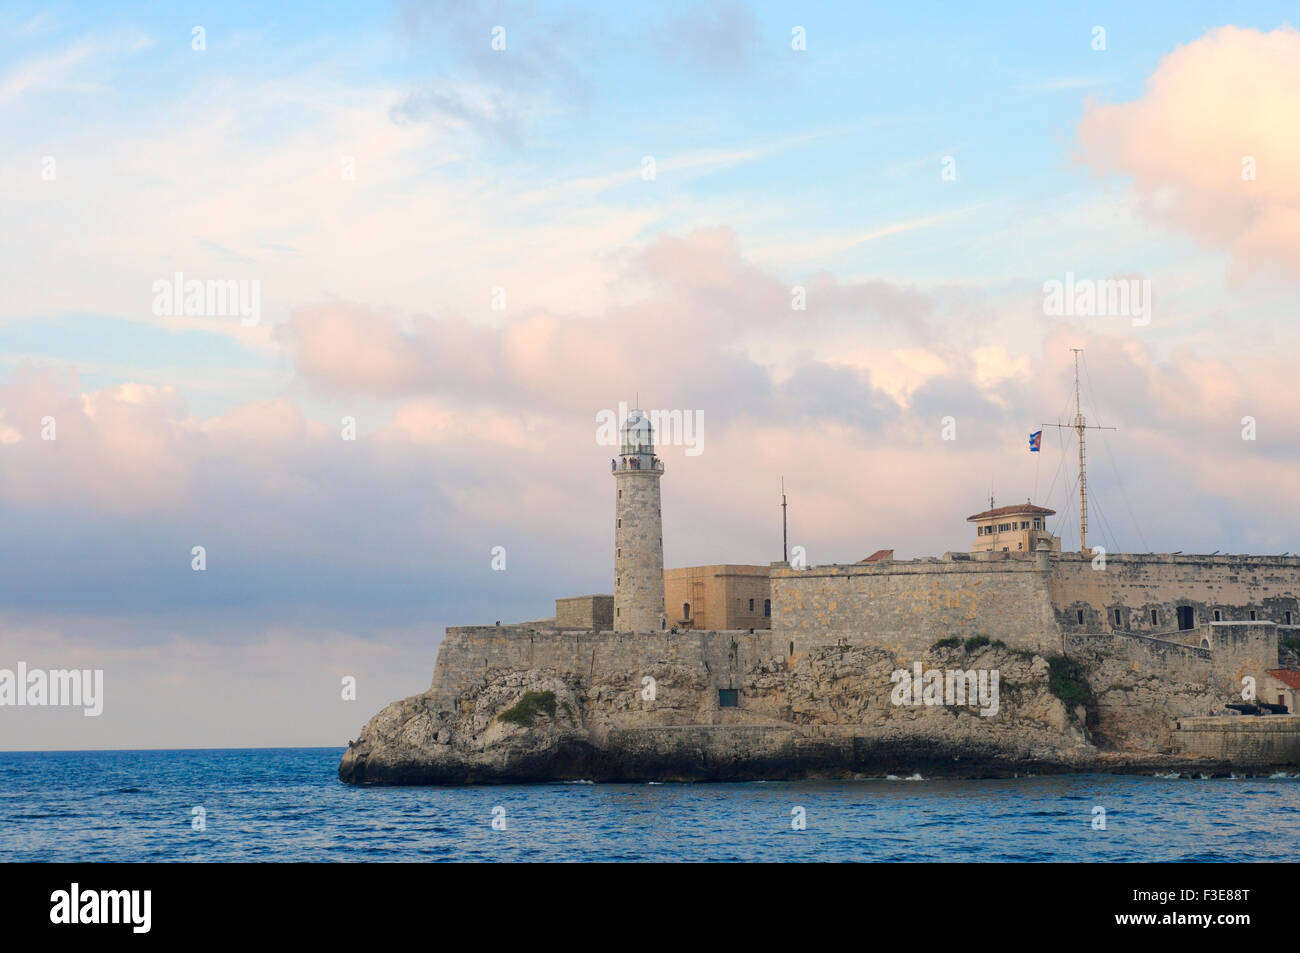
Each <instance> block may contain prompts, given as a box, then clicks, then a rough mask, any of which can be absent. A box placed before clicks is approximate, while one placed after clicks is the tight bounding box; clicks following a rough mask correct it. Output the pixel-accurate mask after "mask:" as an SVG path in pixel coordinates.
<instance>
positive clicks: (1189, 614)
mask: <svg viewBox="0 0 1300 953" xmlns="http://www.w3.org/2000/svg"><path fill="white" fill-rule="evenodd" d="M1195 616H1196V613H1195V612H1194V611H1193V610H1192V607H1191V606H1179V607H1178V628H1180V629H1190V628H1192V626H1193V625H1194V624H1195Z"/></svg>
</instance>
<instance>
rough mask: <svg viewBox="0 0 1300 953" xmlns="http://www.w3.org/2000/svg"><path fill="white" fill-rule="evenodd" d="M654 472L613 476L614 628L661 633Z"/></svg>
mask: <svg viewBox="0 0 1300 953" xmlns="http://www.w3.org/2000/svg"><path fill="white" fill-rule="evenodd" d="M660 476H661V472H660V471H658V470H619V471H617V472H616V473H615V474H614V479H615V482H616V483H617V486H618V489H617V492H616V499H615V528H614V628H615V629H616V630H618V631H620V632H631V631H636V630H643V631H651V630H655V629H662V628H663V627H664V624H665V621H666V620H665V616H664V540H663V520H662V518H661V516H660V509H659V478H660Z"/></svg>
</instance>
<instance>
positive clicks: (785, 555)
mask: <svg viewBox="0 0 1300 953" xmlns="http://www.w3.org/2000/svg"><path fill="white" fill-rule="evenodd" d="M786 526H787V524H786V520H785V477H781V562H783V563H788V562H789V561H790V545H789V539H790V537H789V533H788V532H787V529H786Z"/></svg>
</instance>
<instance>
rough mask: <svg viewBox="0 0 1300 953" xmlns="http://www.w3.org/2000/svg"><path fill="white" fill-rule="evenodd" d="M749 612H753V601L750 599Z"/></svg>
mask: <svg viewBox="0 0 1300 953" xmlns="http://www.w3.org/2000/svg"><path fill="white" fill-rule="evenodd" d="M749 611H750V612H753V611H754V600H753V599H750V600H749Z"/></svg>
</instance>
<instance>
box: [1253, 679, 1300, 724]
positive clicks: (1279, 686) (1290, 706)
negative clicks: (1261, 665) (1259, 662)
mask: <svg viewBox="0 0 1300 953" xmlns="http://www.w3.org/2000/svg"><path fill="white" fill-rule="evenodd" d="M1260 700H1261V701H1266V702H1275V703H1277V704H1279V705H1286V707H1287V710H1288V711H1289V712H1290V713H1291V714H1293V715H1295V714H1300V672H1293V671H1291V670H1290V669H1285V668H1275V669H1271V670H1270V671H1269V673H1268V681H1267V682H1265V683H1264V686H1263V688H1261V689H1260Z"/></svg>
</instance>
